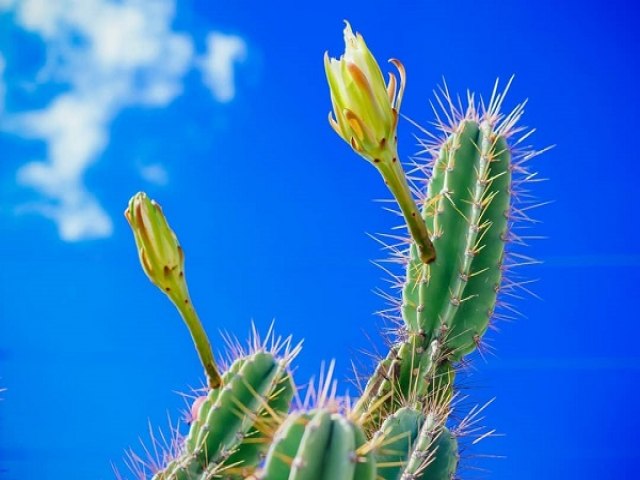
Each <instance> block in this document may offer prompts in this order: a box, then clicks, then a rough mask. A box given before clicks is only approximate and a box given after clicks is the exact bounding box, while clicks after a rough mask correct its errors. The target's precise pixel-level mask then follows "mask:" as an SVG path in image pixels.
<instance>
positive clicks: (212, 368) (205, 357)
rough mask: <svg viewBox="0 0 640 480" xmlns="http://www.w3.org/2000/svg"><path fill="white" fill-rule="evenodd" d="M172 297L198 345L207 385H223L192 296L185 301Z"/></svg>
mask: <svg viewBox="0 0 640 480" xmlns="http://www.w3.org/2000/svg"><path fill="white" fill-rule="evenodd" d="M170 298H171V300H173V303H174V304H175V306H176V308H177V309H178V311H179V312H180V316H182V319H183V320H184V323H185V324H186V325H187V328H188V329H189V333H191V338H192V339H193V343H194V345H195V346H196V351H197V352H198V357H200V362H201V363H202V366H203V367H204V371H205V374H206V375H207V385H209V388H211V389H214V388H219V387H221V386H222V377H221V376H220V372H219V371H218V367H217V366H216V361H215V359H214V358H213V351H212V350H211V343H209V338H208V337H207V332H206V331H205V330H204V327H203V326H202V322H201V321H200V318H199V317H198V314H197V313H196V311H195V309H194V308H193V305H192V304H191V300H190V298H189V297H188V296H187V298H185V299H184V300H183V301H179V300H177V299H175V298H173V297H172V296H170Z"/></svg>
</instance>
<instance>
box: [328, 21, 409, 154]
mask: <svg viewBox="0 0 640 480" xmlns="http://www.w3.org/2000/svg"><path fill="white" fill-rule="evenodd" d="M344 41H345V52H344V55H342V56H341V57H340V58H339V59H335V58H331V59H330V58H329V55H328V53H325V55H324V67H325V72H326V75H327V81H328V82H329V89H330V92H331V103H332V104H333V115H331V113H330V114H329V123H330V124H331V126H332V127H333V129H334V130H335V131H336V132H337V133H338V135H340V136H341V137H342V138H343V139H344V140H345V141H346V142H347V143H349V144H350V145H351V146H352V147H353V149H354V150H355V151H356V152H358V153H359V154H360V155H362V156H363V157H364V158H366V159H367V160H369V161H370V162H373V163H379V162H384V161H392V157H393V156H394V155H395V151H396V142H397V140H396V129H397V126H398V112H399V110H400V103H401V102H402V95H403V92H404V85H405V74H404V67H403V66H402V64H401V63H400V62H399V61H398V60H391V62H392V63H393V64H394V65H395V66H396V68H397V69H398V72H399V75H400V85H399V87H397V82H396V77H395V75H393V74H392V73H390V74H389V82H388V83H385V81H384V77H383V75H382V71H381V70H380V67H379V66H378V62H376V59H375V58H374V56H373V55H372V54H371V51H370V50H369V49H368V48H367V45H366V43H365V42H364V38H362V35H360V34H359V33H356V34H355V35H354V34H353V31H352V30H351V25H349V23H348V22H347V23H346V27H345V29H344Z"/></svg>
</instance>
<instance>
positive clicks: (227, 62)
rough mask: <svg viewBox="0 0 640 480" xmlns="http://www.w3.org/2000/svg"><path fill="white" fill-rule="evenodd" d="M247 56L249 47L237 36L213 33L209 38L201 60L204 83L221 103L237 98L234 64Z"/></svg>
mask: <svg viewBox="0 0 640 480" xmlns="http://www.w3.org/2000/svg"><path fill="white" fill-rule="evenodd" d="M246 56H247V45H246V43H245V42H244V40H243V39H242V38H241V37H238V36H237V35H225V34H222V33H218V32H211V33H210V34H209V35H208V36H207V52H206V54H205V56H204V57H202V58H201V60H200V68H201V69H202V75H203V81H204V83H205V84H206V85H207V86H208V87H209V89H210V90H211V93H212V94H213V96H214V98H216V100H218V101H219V102H229V101H231V100H233V97H234V96H235V93H236V91H235V82H234V69H233V67H234V64H235V63H239V62H242V61H244V60H245V59H246Z"/></svg>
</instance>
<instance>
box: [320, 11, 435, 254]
mask: <svg viewBox="0 0 640 480" xmlns="http://www.w3.org/2000/svg"><path fill="white" fill-rule="evenodd" d="M344 43H345V52H344V55H342V56H341V57H340V58H339V59H335V58H329V54H328V53H326V52H325V54H324V68H325V73H326V75H327V81H328V82H329V90H330V93H331V103H332V105H333V116H332V115H331V113H329V123H330V124H331V127H332V128H333V129H334V130H335V131H336V133H337V134H338V135H340V137H342V138H343V139H344V140H345V141H346V142H347V143H348V144H350V145H351V147H352V148H353V150H355V151H356V152H357V153H358V154H359V155H361V156H362V157H364V158H365V159H366V160H368V161H369V162H371V163H372V164H373V165H374V166H375V167H376V168H377V169H378V171H379V172H380V173H381V174H382V176H383V178H384V179H385V183H386V184H387V186H388V187H389V190H391V193H393V195H394V196H395V198H396V200H397V202H398V205H399V206H400V209H401V210H402V214H403V215H404V217H405V220H406V222H407V226H408V228H409V231H410V232H411V236H412V237H413V239H414V240H415V242H416V245H417V247H418V249H419V252H420V258H421V259H422V261H423V262H424V263H430V262H432V261H434V260H435V257H436V252H435V249H434V248H433V244H432V243H431V239H430V238H429V232H428V231H427V228H426V226H425V224H424V221H423V220H422V217H421V216H420V214H419V212H418V208H417V206H416V204H415V201H414V200H413V197H412V195H411V190H410V189H409V185H408V184H407V179H406V177H405V174H404V170H403V169H402V164H401V163H400V161H399V160H398V147H397V145H398V137H397V134H396V131H397V127H398V115H399V111H400V104H401V103H402V96H403V94H404V87H405V82H406V77H405V71H404V67H403V66H402V63H400V61H398V60H391V63H393V64H394V65H395V66H396V68H397V69H398V73H399V76H400V83H399V85H398V82H397V81H396V77H395V75H394V74H392V73H390V74H389V82H388V83H385V81H384V76H383V75H382V71H381V70H380V67H379V66H378V62H377V61H376V59H375V57H374V56H373V54H372V53H371V51H370V50H369V48H368V47H367V44H366V43H365V41H364V38H363V37H362V35H360V34H359V33H356V34H355V35H354V33H353V31H352V30H351V25H349V23H348V22H347V23H346V26H345V29H344Z"/></svg>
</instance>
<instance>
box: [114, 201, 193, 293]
mask: <svg viewBox="0 0 640 480" xmlns="http://www.w3.org/2000/svg"><path fill="white" fill-rule="evenodd" d="M124 215H125V217H126V218H127V221H128V222H129V225H130V226H131V229H132V230H133V236H134V238H135V241H136V246H137V247H138V255H139V256H140V263H141V265H142V268H143V270H144V272H145V273H146V274H147V277H149V280H151V283H153V284H154V285H156V286H157V287H158V288H159V289H161V290H162V291H163V292H165V293H166V294H167V295H169V297H172V298H175V297H179V298H178V300H181V299H183V298H188V294H187V287H186V282H185V280H184V254H183V252H182V248H181V247H180V244H179V243H178V239H177V237H176V235H175V233H173V230H171V227H169V224H168V223H167V220H166V218H165V216H164V214H163V213H162V209H161V208H160V205H158V204H157V203H156V202H155V201H154V200H150V199H149V197H147V195H146V194H145V193H142V192H140V193H137V194H136V195H134V196H133V197H132V198H131V200H130V201H129V207H128V208H127V210H126V211H125V212H124ZM176 290H177V291H176Z"/></svg>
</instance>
